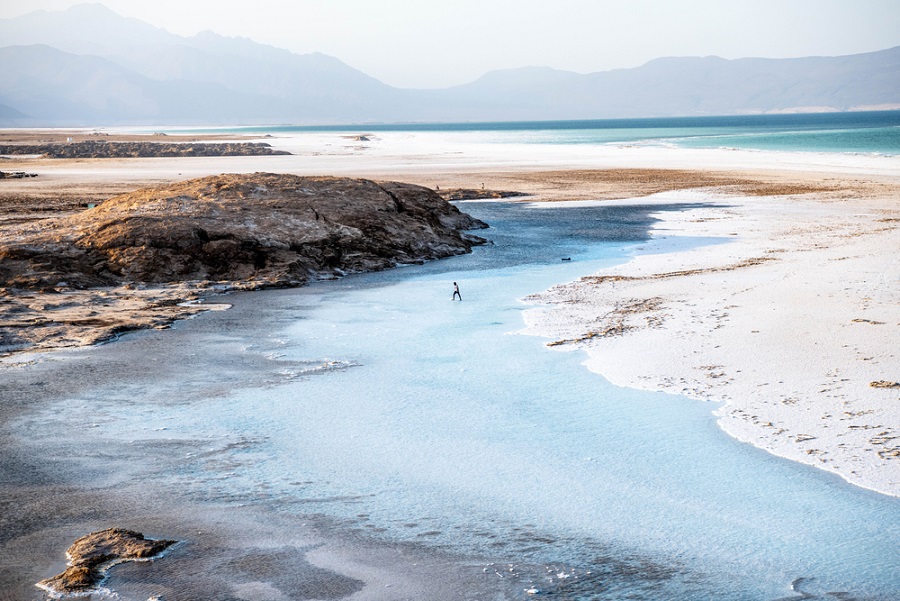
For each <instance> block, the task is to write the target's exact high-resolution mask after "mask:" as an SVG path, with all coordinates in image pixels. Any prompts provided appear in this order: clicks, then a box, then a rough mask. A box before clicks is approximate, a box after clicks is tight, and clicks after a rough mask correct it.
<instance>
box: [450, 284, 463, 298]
mask: <svg viewBox="0 0 900 601" xmlns="http://www.w3.org/2000/svg"><path fill="white" fill-rule="evenodd" d="M456 299H459V300H462V295H461V294H460V293H459V286H457V285H456V282H453V298H451V299H450V300H456Z"/></svg>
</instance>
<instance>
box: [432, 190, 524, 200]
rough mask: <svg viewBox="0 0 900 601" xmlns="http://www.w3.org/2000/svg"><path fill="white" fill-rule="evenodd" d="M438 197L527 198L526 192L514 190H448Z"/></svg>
mask: <svg viewBox="0 0 900 601" xmlns="http://www.w3.org/2000/svg"><path fill="white" fill-rule="evenodd" d="M437 193H438V196H440V197H441V198H443V199H444V200H499V199H501V198H516V197H518V196H527V194H525V193H524V192H514V191H512V190H485V189H484V188H481V189H477V188H448V189H446V190H437Z"/></svg>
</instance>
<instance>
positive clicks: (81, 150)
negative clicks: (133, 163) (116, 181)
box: [0, 140, 291, 159]
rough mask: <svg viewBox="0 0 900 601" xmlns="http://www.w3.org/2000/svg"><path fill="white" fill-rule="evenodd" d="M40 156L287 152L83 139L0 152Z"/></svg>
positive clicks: (255, 146)
mask: <svg viewBox="0 0 900 601" xmlns="http://www.w3.org/2000/svg"><path fill="white" fill-rule="evenodd" d="M32 154H37V155H41V156H42V157H43V158H49V159H123V158H124V159H127V158H141V157H224V156H271V155H286V154H291V153H289V152H287V151H284V150H275V149H273V148H272V147H271V145H269V144H266V143H264V142H216V143H200V142H197V143H185V142H175V143H172V142H168V143H164V142H108V141H106V140H84V141H79V142H68V143H65V144H7V145H3V146H0V155H32Z"/></svg>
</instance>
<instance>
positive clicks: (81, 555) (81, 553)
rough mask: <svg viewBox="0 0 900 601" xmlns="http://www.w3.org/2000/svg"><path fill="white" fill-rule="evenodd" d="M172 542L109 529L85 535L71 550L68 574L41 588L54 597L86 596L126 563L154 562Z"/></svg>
mask: <svg viewBox="0 0 900 601" xmlns="http://www.w3.org/2000/svg"><path fill="white" fill-rule="evenodd" d="M176 542H177V541H173V540H148V539H145V538H144V535H143V534H140V533H139V532H133V531H131V530H125V529H122V528H108V529H106V530H101V531H99V532H92V533H91V534H88V535H87V536H82V537H81V538H79V539H78V540H76V541H75V542H74V543H72V546H71V547H69V549H68V551H66V557H68V558H69V564H68V567H67V568H66V571H65V572H63V573H62V574H58V575H56V576H54V577H53V578H48V579H47V580H42V581H41V582H39V583H38V586H39V587H41V588H43V589H45V590H47V591H49V592H50V593H52V594H54V595H71V594H79V593H80V594H84V593H86V592H88V591H90V590H91V589H93V588H94V587H96V586H97V585H98V584H100V583H101V582H102V581H103V579H104V578H105V577H106V570H107V569H109V568H110V567H112V566H114V565H116V564H118V563H122V562H124V561H138V560H147V559H152V558H153V557H155V556H157V555H159V554H160V553H162V552H163V551H165V550H166V549H167V548H168V547H170V546H172V545H174V544H175V543H176Z"/></svg>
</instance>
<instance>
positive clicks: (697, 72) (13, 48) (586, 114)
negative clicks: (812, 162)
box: [0, 4, 900, 127]
mask: <svg viewBox="0 0 900 601" xmlns="http://www.w3.org/2000/svg"><path fill="white" fill-rule="evenodd" d="M0 40H2V42H0V43H2V44H3V47H2V48H0V73H2V74H3V75H2V77H0V125H2V126H5V127H17V126H18V127H23V126H96V125H152V124H157V125H158V124H168V125H178V124H209V125H222V124H264V123H266V124H275V123H291V124H330V123H333V124H343V123H359V124H362V123H375V122H386V123H391V122H407V123H408V122H456V121H516V120H551V119H602V118H627V117H666V116H690V115H726V114H744V113H765V112H785V111H794V112H802V111H807V112H811V111H822V110H832V111H844V110H859V109H866V108H872V109H877V108H897V107H900V47H896V48H891V49H888V50H883V51H879V52H871V53H865V54H856V55H850V56H838V57H809V58H796V59H761V58H746V59H738V60H725V59H722V58H718V57H702V58H701V57H687V58H661V59H657V60H654V61H651V62H649V63H647V64H645V65H643V66H641V67H637V68H633V69H617V70H612V71H604V72H598V73H590V74H579V73H572V72H567V71H560V70H555V69H550V68H543V67H526V68H521V69H509V70H502V71H493V72H490V73H487V74H485V75H484V76H483V77H481V78H480V79H478V80H476V81H474V82H472V83H470V84H466V85H462V86H455V87H451V88H446V89H441V90H410V89H400V88H395V87H391V86H389V85H386V84H384V83H382V82H380V81H378V80H377V79H374V78H372V77H370V76H368V75H366V74H365V73H362V72H361V71H358V70H356V69H354V68H352V67H350V66H348V65H346V64H345V63H343V62H341V61H340V60H338V59H336V58H334V57H330V56H327V55H324V54H319V53H313V54H295V53H292V52H290V51H288V50H284V49H280V48H275V47H273V46H267V45H264V44H259V43H256V42H254V41H252V40H249V39H246V38H231V37H225V36H221V35H218V34H215V33H212V32H203V33H200V34H197V35H196V36H193V37H184V36H179V35H175V34H171V33H169V32H167V31H165V30H164V29H160V28H157V27H153V26H151V25H149V24H147V23H143V22H141V21H139V20H136V19H131V18H125V17H122V16H120V15H118V14H116V13H115V12H113V11H111V10H109V9H107V8H106V7H104V6H102V5H99V4H82V5H77V6H74V7H72V8H70V9H68V10H65V11H56V12H47V11H35V12H32V13H29V14H26V15H23V16H21V17H16V18H12V19H2V20H0Z"/></svg>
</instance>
